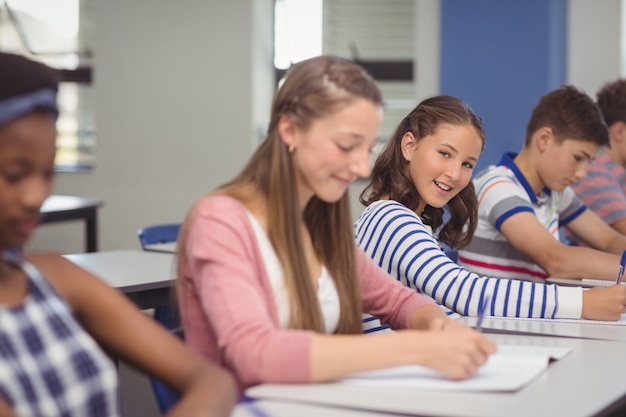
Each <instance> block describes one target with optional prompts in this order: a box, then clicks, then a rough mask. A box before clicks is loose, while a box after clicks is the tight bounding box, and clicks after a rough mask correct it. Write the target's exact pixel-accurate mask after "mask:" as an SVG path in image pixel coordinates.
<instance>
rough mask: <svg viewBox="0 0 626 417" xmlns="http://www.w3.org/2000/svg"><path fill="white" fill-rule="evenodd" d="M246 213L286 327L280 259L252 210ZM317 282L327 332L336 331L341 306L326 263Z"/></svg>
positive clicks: (285, 290)
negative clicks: (251, 212)
mask: <svg viewBox="0 0 626 417" xmlns="http://www.w3.org/2000/svg"><path fill="white" fill-rule="evenodd" d="M246 214H247V215H248V218H249V219H250V223H251V224H252V229H253V230H254V234H255V236H256V240H257V243H258V245H259V249H260V251H261V255H262V256H263V261H264V263H265V269H267V275H268V276H269V279H270V284H271V285H272V290H273V291H274V300H275V301H276V307H277V310H278V322H279V324H280V327H281V328H283V329H286V328H287V327H288V326H289V299H288V295H287V288H286V287H285V280H284V277H283V270H282V267H281V265H280V261H279V260H278V257H277V256H276V252H274V248H273V247H272V244H271V243H270V240H269V238H268V237H267V234H266V233H265V230H263V228H262V227H261V225H260V224H259V222H258V220H257V219H256V218H255V217H254V216H253V215H252V214H250V212H246ZM317 282H318V286H317V288H318V289H317V299H318V301H319V304H320V310H321V313H322V319H323V321H324V329H325V331H326V333H334V332H335V330H336V329H337V325H338V324H339V314H340V312H341V308H340V304H339V295H338V294H337V288H336V287H335V282H334V281H333V279H332V277H331V276H330V274H329V273H328V271H327V270H326V267H325V266H324V265H322V273H321V274H320V276H319V278H318V281H317Z"/></svg>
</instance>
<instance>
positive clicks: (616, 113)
mask: <svg viewBox="0 0 626 417" xmlns="http://www.w3.org/2000/svg"><path fill="white" fill-rule="evenodd" d="M597 103H598V107H599V108H600V111H601V112H602V115H603V116H604V121H605V122H606V124H607V126H608V129H609V142H610V143H609V146H608V147H606V146H603V147H602V149H601V150H600V152H599V153H598V157H597V158H596V159H595V160H593V161H592V162H591V163H590V164H589V169H588V170H587V177H586V178H582V179H580V180H578V181H577V182H576V183H575V184H574V185H572V188H573V189H574V191H575V192H576V194H577V195H578V197H579V198H580V199H581V200H582V201H583V202H584V203H585V204H586V205H587V206H588V207H589V208H590V209H591V210H592V211H593V212H595V213H596V214H597V215H598V216H600V217H601V218H602V220H604V221H605V222H606V223H608V224H609V225H611V227H613V228H614V229H615V230H617V231H618V232H619V233H622V234H626V168H625V167H626V79H619V80H617V81H614V82H612V83H609V84H606V85H605V86H604V87H602V89H600V91H598V94H597ZM570 240H571V241H572V242H575V243H578V241H577V239H576V238H575V237H573V238H571V239H570Z"/></svg>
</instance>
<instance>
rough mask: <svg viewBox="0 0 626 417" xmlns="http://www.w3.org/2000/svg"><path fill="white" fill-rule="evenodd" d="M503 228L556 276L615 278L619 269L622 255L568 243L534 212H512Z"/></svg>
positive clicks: (545, 268) (508, 237)
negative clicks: (553, 232)
mask: <svg viewBox="0 0 626 417" xmlns="http://www.w3.org/2000/svg"><path fill="white" fill-rule="evenodd" d="M588 211H589V210H586V212H588ZM581 218H583V214H581V215H580V216H578V218H576V219H575V220H573V221H571V222H570V223H568V226H569V227H572V226H573V225H575V224H576V223H577V221H579V220H580V219H581ZM605 226H606V224H605ZM571 230H572V232H574V231H575V229H571ZM500 231H501V232H502V234H503V235H504V236H506V238H507V239H508V240H509V242H510V243H511V244H512V245H513V246H514V247H515V248H516V249H517V250H518V251H520V252H522V253H523V254H525V255H526V256H528V257H529V258H530V259H532V260H533V261H534V262H535V263H536V264H537V265H539V266H540V267H541V268H543V269H544V270H545V271H546V272H547V273H548V275H550V276H551V277H554V278H599V279H606V280H612V279H615V277H616V274H617V271H618V269H619V260H620V257H619V256H617V255H613V254H609V253H605V252H601V251H598V250H594V249H590V248H584V247H576V246H568V245H564V244H563V243H561V242H559V241H558V240H556V239H555V238H554V236H552V234H550V232H548V230H547V229H546V228H545V227H544V226H543V225H542V224H541V223H540V222H539V220H538V219H537V217H535V215H534V213H530V212H526V211H523V212H519V213H516V214H513V215H511V216H510V217H508V218H507V219H506V220H504V222H503V223H502V225H501V227H500ZM581 237H582V236H581ZM625 244H626V241H625ZM623 249H626V247H624V248H623ZM620 255H621V252H620Z"/></svg>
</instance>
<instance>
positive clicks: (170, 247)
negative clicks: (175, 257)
mask: <svg viewBox="0 0 626 417" xmlns="http://www.w3.org/2000/svg"><path fill="white" fill-rule="evenodd" d="M143 250H146V251H149V252H164V253H176V242H166V243H153V244H151V245H145V246H144V247H143Z"/></svg>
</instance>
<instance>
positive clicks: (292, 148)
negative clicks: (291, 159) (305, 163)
mask: <svg viewBox="0 0 626 417" xmlns="http://www.w3.org/2000/svg"><path fill="white" fill-rule="evenodd" d="M295 150H296V145H294V144H293V143H292V144H291V145H289V153H293V152H294V151H295Z"/></svg>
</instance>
